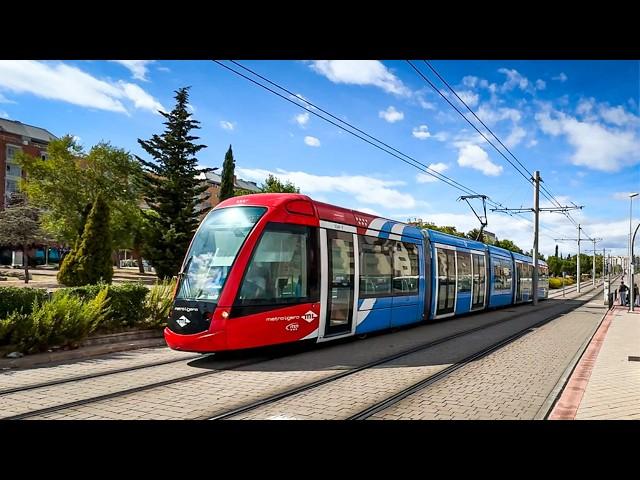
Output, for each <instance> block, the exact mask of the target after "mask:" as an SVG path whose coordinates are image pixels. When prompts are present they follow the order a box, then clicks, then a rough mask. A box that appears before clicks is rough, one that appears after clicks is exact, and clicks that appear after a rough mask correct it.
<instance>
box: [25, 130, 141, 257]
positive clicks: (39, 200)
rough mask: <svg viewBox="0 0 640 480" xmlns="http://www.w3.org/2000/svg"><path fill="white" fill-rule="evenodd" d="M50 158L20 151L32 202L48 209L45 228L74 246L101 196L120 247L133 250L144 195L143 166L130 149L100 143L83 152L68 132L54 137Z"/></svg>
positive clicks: (43, 221)
mask: <svg viewBox="0 0 640 480" xmlns="http://www.w3.org/2000/svg"><path fill="white" fill-rule="evenodd" d="M47 152H48V158H47V160H46V161H42V159H41V158H40V157H32V156H30V155H26V154H20V155H19V156H18V160H19V162H20V163H21V165H22V168H23V169H24V171H25V172H26V174H27V178H26V180H25V181H23V182H22V185H21V188H22V190H23V191H24V192H25V193H26V194H27V196H28V198H29V202H30V203H31V204H33V205H34V206H36V207H40V208H41V209H42V210H43V216H42V225H43V228H44V229H45V230H46V231H47V232H49V233H50V234H51V235H52V236H54V237H55V238H56V239H57V240H58V241H60V242H63V243H67V244H70V245H74V244H75V243H76V241H77V240H78V238H79V237H80V236H81V235H82V232H83V231H84V226H85V223H86V219H87V216H88V215H89V212H90V211H91V207H92V205H93V203H94V201H95V199H96V197H97V196H98V194H100V195H102V198H103V199H104V201H105V202H107V204H108V205H109V207H110V211H111V217H110V218H111V220H110V221H111V223H110V230H111V233H112V237H113V242H114V247H115V248H129V247H128V245H129V244H130V243H131V242H132V237H133V235H134V234H135V229H134V228H133V227H132V224H131V221H130V219H131V217H132V216H135V215H136V212H137V210H138V203H139V199H140V189H139V179H140V177H141V172H142V171H141V169H140V166H139V164H138V162H136V161H135V160H134V159H133V158H132V156H131V155H130V154H129V153H128V152H127V151H125V150H123V149H120V148H116V147H113V146H112V145H111V144H109V143H108V142H101V143H99V144H97V145H95V146H93V147H92V148H91V150H90V151H89V153H84V152H83V150H82V148H81V147H80V146H79V145H78V144H77V143H76V142H75V141H74V140H73V138H72V137H71V136H69V135H67V136H64V137H62V138H60V139H58V140H53V141H52V142H51V143H49V146H48V147H47Z"/></svg>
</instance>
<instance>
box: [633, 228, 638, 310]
mask: <svg viewBox="0 0 640 480" xmlns="http://www.w3.org/2000/svg"><path fill="white" fill-rule="evenodd" d="M638 228H640V223H639V224H638V226H637V227H636V231H635V232H633V237H631V262H632V265H633V243H634V240H635V239H636V234H637V233H638ZM633 302H635V299H634V298H633V275H632V276H631V311H632V312H633Z"/></svg>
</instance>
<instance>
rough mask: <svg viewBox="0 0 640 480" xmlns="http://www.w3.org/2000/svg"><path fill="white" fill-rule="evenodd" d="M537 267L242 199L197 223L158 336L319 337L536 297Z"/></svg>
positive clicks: (244, 340)
mask: <svg viewBox="0 0 640 480" xmlns="http://www.w3.org/2000/svg"><path fill="white" fill-rule="evenodd" d="M538 270H539V275H540V282H539V284H538V285H539V297H540V298H546V297H547V293H548V276H547V275H548V268H547V265H546V263H545V262H543V261H540V262H539V264H538ZM532 272H533V261H532V259H531V257H527V256H524V255H519V254H515V253H512V252H510V251H508V250H504V249H501V248H497V247H494V246H490V245H486V244H483V243H480V242H476V241H473V240H463V239H461V238H459V237H453V236H451V235H447V234H444V233H441V232H436V231H433V230H428V229H418V228H416V227H414V226H412V225H407V224H404V223H401V222H397V221H394V220H389V219H385V218H380V217H376V216H373V215H369V214H367V213H364V212H356V211H353V210H349V209H346V208H341V207H337V206H334V205H329V204H326V203H322V202H317V201H314V200H312V199H311V198H309V197H308V196H306V195H300V194H280V193H277V194H276V193H271V194H255V195H245V196H242V197H240V198H238V197H234V198H230V199H228V200H225V201H224V202H222V203H220V204H219V205H218V206H216V208H214V209H213V210H212V211H211V212H209V214H208V215H207V216H206V217H205V219H204V220H203V221H202V222H201V224H200V226H199V227H198V230H197V231H196V233H195V235H194V237H193V240H192V241H191V245H190V247H189V251H188V252H187V255H186V256H185V260H184V263H183V266H182V269H181V272H180V275H179V279H178V286H177V288H176V293H175V297H174V308H173V311H172V314H171V317H170V318H169V321H168V323H167V327H166V328H165V331H164V334H165V339H166V341H167V344H168V345H169V346H170V347H171V348H174V349H176V350H183V351H194V352H216V351H223V350H235V349H244V348H253V347H260V346H265V345H275V344H279V343H287V342H292V341H297V340H306V339H311V340H313V341H316V342H324V341H329V340H333V339H337V338H344V337H347V336H353V335H359V334H364V333H368V332H373V331H379V330H385V329H390V328H393V327H397V326H402V325H409V324H414V323H418V322H421V321H428V320H432V319H439V318H444V317H453V316H458V315H460V314H465V313H470V312H475V311H482V310H486V309H489V308H498V307H502V306H507V305H512V304H514V303H524V302H526V301H531V298H532V282H531V276H532ZM182 312H185V313H186V314H184V315H183V314H182ZM296 320H304V322H299V321H296ZM283 321H284V322H292V323H288V324H287V325H285V326H284V328H283V324H282V323H281V322H283Z"/></svg>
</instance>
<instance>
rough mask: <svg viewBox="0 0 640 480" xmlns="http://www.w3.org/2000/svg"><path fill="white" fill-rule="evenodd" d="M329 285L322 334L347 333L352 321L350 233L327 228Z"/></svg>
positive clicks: (352, 281)
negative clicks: (325, 317)
mask: <svg viewBox="0 0 640 480" xmlns="http://www.w3.org/2000/svg"><path fill="white" fill-rule="evenodd" d="M327 257H328V267H329V268H328V288H327V320H326V323H325V331H324V336H328V335H336V334H341V333H347V332H350V331H351V326H352V322H353V294H354V292H353V289H354V277H355V259H354V248H353V234H351V233H347V232H339V231H336V230H327Z"/></svg>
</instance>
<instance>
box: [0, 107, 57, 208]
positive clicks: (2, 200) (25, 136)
mask: <svg viewBox="0 0 640 480" xmlns="http://www.w3.org/2000/svg"><path fill="white" fill-rule="evenodd" d="M55 139H56V137H55V135H53V134H51V132H49V131H47V130H45V129H44V128H40V127H34V126H32V125H27V124H25V123H22V122H19V121H17V120H7V119H6V118H0V210H3V209H4V208H5V207H6V205H7V202H8V199H9V196H10V195H11V194H12V193H14V192H17V191H18V189H19V185H20V179H21V178H23V177H24V172H23V171H22V169H21V168H20V165H18V163H17V162H16V156H17V154H18V153H19V152H24V153H27V154H29V155H33V156H35V157H40V158H42V159H43V160H44V159H46V158H47V146H48V145H49V142H50V141H51V140H55Z"/></svg>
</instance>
